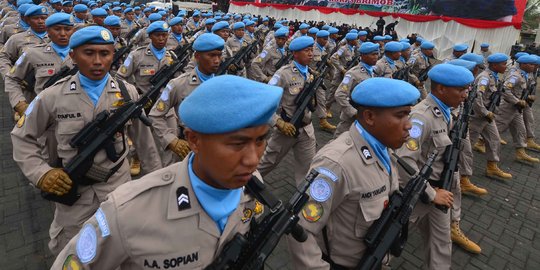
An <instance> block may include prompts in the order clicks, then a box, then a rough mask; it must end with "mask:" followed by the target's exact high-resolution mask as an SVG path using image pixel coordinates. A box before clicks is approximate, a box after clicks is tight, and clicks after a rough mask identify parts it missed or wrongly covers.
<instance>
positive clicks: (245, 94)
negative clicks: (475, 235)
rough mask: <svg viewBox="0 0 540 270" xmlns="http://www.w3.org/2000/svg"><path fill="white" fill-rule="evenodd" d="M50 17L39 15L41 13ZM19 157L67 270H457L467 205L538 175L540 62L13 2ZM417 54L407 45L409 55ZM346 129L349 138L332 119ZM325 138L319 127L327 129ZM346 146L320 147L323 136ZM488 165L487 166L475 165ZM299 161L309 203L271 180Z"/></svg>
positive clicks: (10, 57) (202, 19) (253, 25)
mask: <svg viewBox="0 0 540 270" xmlns="http://www.w3.org/2000/svg"><path fill="white" fill-rule="evenodd" d="M38 2H39V1H38ZM0 9H1V11H0V16H1V21H0V22H1V25H0V46H1V50H0V73H1V75H2V78H3V79H4V86H5V91H6V93H7V95H8V97H9V104H10V106H11V108H12V114H13V120H14V122H13V123H14V127H13V130H12V131H11V140H12V144H13V160H14V161H15V162H16V163H17V165H18V166H19V167H20V169H21V171H22V173H23V174H24V176H25V177H26V179H27V181H29V183H30V185H32V186H33V187H35V188H36V189H38V190H39V191H40V192H41V196H42V197H43V198H44V199H46V200H48V201H51V202H52V203H54V205H55V213H54V219H53V221H52V223H51V224H50V228H49V237H50V241H49V243H48V247H49V250H50V253H51V254H52V255H53V256H54V257H55V258H56V259H55V261H54V264H53V265H52V267H51V269H55V270H56V269H263V267H264V263H265V261H266V259H267V258H268V256H269V255H270V254H271V253H272V251H274V249H275V248H276V246H277V244H278V242H279V241H280V240H282V239H283V241H286V243H287V245H288V247H289V250H290V256H291V263H292V265H291V266H292V267H294V268H295V269H335V270H341V269H389V268H390V265H391V262H392V260H393V259H394V258H395V257H399V256H400V254H401V253H402V251H403V249H404V246H405V245H406V244H407V237H408V234H409V231H411V230H412V228H413V227H416V228H417V232H418V233H419V234H420V235H421V236H422V239H423V242H422V247H423V249H424V252H425V253H424V255H423V264H424V266H425V268H427V269H436V270H440V269H450V268H451V261H452V243H455V244H456V245H457V246H459V247H460V248H462V249H464V250H465V251H467V252H469V253H471V254H479V253H481V252H482V247H481V246H480V245H479V244H478V243H475V242H474V241H472V240H471V239H469V237H468V236H467V235H466V234H465V233H464V232H463V231H462V230H461V227H460V221H461V217H462V214H463V213H464V212H466V211H468V209H464V208H462V203H461V202H462V195H465V194H467V195H468V196H483V195H486V194H488V193H489V192H490V191H489V190H487V189H485V188H482V187H479V186H477V185H475V183H474V179H472V176H473V167H472V164H473V160H474V156H475V155H481V154H484V155H485V156H486V159H487V163H486V164H485V172H483V173H485V175H486V176H487V177H489V178H492V179H494V180H496V181H513V180H514V179H515V176H514V175H512V174H510V173H509V172H506V171H504V170H503V169H501V167H499V163H500V162H501V145H502V144H507V143H509V142H506V141H504V140H502V139H501V134H503V133H504V132H506V131H509V132H510V134H511V137H512V143H513V147H514V149H515V157H514V161H515V162H520V163H523V164H525V165H527V166H535V165H536V164H538V163H540V160H539V159H538V158H536V157H535V155H534V154H533V152H540V145H539V144H537V141H536V136H535V133H534V130H535V120H534V116H533V109H532V106H534V102H535V99H536V82H537V73H538V66H539V65H540V57H539V56H537V55H534V54H527V53H524V52H519V53H516V54H513V55H506V54H504V53H501V52H491V51H490V49H489V44H487V43H483V44H481V54H476V53H473V52H472V50H471V48H469V46H468V45H467V44H455V45H454V47H453V52H452V54H451V55H450V56H449V57H448V58H446V59H439V58H438V56H437V48H436V46H435V44H434V43H433V42H431V41H430V40H427V39H424V38H422V34H421V33H418V34H416V33H415V34H413V33H399V36H401V37H402V38H398V33H397V32H396V31H395V29H394V27H395V26H396V24H397V23H398V21H396V22H394V23H392V26H391V27H390V25H389V26H387V27H386V32H383V27H380V29H379V30H380V31H371V30H369V28H358V29H354V28H344V27H340V26H338V25H336V24H335V23H331V22H326V23H323V22H316V23H313V22H293V21H290V20H288V19H286V18H269V17H263V16H260V15H256V14H234V13H225V12H220V11H216V12H212V11H203V10H183V9H179V10H177V9H176V8H175V9H163V8H159V7H156V6H150V5H148V6H147V5H144V4H143V5H137V6H132V5H130V4H127V3H120V2H106V1H104V0H97V1H89V0H81V1H78V0H74V1H71V0H69V1H60V0H49V1H47V0H44V1H42V2H41V3H37V2H36V1H31V0H17V1H14V0H7V1H6V0H2V1H1V3H0ZM405 37H407V38H405ZM332 118H333V119H334V120H336V121H335V122H336V123H338V124H337V125H333V124H332V123H330V122H329V120H330V119H332ZM314 121H315V122H316V123H318V124H319V125H316V126H314V125H313V122H314ZM317 128H320V129H321V131H323V132H327V133H330V134H332V135H333V139H332V140H331V141H329V142H328V143H327V144H326V145H317V140H316V134H315V130H316V129H317ZM473 151H474V152H476V153H474V152H473ZM289 152H292V154H293V156H294V158H293V160H294V163H293V166H291V167H290V168H288V170H290V171H291V172H292V173H293V174H294V180H295V184H296V190H295V192H293V195H292V196H291V197H290V198H289V199H288V200H286V201H281V200H278V199H277V198H276V196H275V195H274V194H273V193H272V191H271V190H270V188H269V187H268V185H267V184H265V181H264V178H265V176H267V175H268V174H269V173H270V172H272V171H273V170H274V169H275V168H276V166H278V164H279V163H280V162H281V161H282V160H283V159H284V158H285V156H286V155H287V154H288V153H289Z"/></svg>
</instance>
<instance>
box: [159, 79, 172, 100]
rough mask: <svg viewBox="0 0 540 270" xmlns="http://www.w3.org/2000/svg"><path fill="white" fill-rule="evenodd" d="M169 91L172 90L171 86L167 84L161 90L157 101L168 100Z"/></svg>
mask: <svg viewBox="0 0 540 270" xmlns="http://www.w3.org/2000/svg"><path fill="white" fill-rule="evenodd" d="M171 89H172V85H171V84H170V83H168V84H167V86H166V87H165V90H163V92H162V93H161V96H159V99H161V100H163V101H167V100H169V93H170V92H171Z"/></svg>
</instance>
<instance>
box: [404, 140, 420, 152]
mask: <svg viewBox="0 0 540 270" xmlns="http://www.w3.org/2000/svg"><path fill="white" fill-rule="evenodd" d="M406 146H407V149H409V150H411V151H416V150H418V141H417V140H416V139H413V138H410V139H408V140H407V143H406Z"/></svg>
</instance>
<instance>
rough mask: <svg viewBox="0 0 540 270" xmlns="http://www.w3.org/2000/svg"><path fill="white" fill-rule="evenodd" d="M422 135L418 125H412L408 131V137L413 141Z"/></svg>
mask: <svg viewBox="0 0 540 270" xmlns="http://www.w3.org/2000/svg"><path fill="white" fill-rule="evenodd" d="M421 135H422V128H421V127H420V126H419V125H413V126H412V128H411V129H410V130H409V136H411V138H414V139H418V138H419V137H420V136H421Z"/></svg>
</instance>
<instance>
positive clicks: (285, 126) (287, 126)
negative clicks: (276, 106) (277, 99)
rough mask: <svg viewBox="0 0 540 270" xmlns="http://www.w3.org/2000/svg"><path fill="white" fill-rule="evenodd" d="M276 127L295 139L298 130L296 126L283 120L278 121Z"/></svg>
mask: <svg viewBox="0 0 540 270" xmlns="http://www.w3.org/2000/svg"><path fill="white" fill-rule="evenodd" d="M276 126H277V128H278V129H279V131H281V133H283V134H285V135H287V136H289V137H294V134H295V133H296V128H295V127H294V125H293V124H291V123H289V122H285V121H284V120H283V119H281V118H279V119H278V120H277V121H276Z"/></svg>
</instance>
